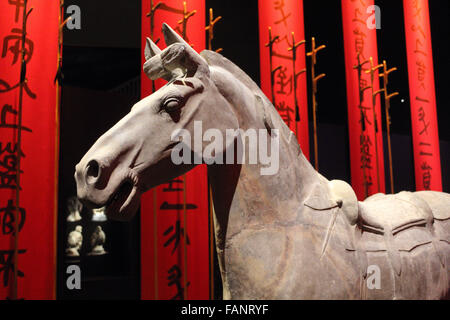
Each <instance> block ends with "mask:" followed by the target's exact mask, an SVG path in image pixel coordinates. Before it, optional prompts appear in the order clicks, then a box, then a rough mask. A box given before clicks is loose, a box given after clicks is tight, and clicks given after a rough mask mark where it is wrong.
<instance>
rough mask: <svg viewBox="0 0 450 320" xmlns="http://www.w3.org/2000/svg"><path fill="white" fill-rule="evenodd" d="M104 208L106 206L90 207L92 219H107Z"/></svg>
mask: <svg viewBox="0 0 450 320" xmlns="http://www.w3.org/2000/svg"><path fill="white" fill-rule="evenodd" d="M105 208H106V207H101V208H98V209H92V221H97V222H103V221H106V220H108V218H107V217H106V215H105Z"/></svg>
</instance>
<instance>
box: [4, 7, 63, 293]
mask: <svg viewBox="0 0 450 320" xmlns="http://www.w3.org/2000/svg"><path fill="white" fill-rule="evenodd" d="M30 8H33V10H32V12H31V14H30V15H29V16H28V19H27V23H26V36H25V38H24V40H25V41H23V38H22V31H23V29H24V28H23V27H24V24H23V15H24V9H25V3H24V1H2V2H1V3H0V51H1V56H0V70H1V74H0V299H54V298H55V277H56V228H55V226H56V210H57V205H56V203H57V198H56V197H57V185H56V181H57V176H58V175H57V162H56V159H57V156H56V153H57V144H58V142H57V130H58V125H57V124H58V119H57V118H56V117H57V113H56V108H57V106H56V98H55V95H56V86H55V84H54V78H55V75H56V69H57V68H56V67H57V51H58V8H59V2H58V1H51V0H41V1H28V3H27V10H30ZM22 51H23V52H25V54H24V65H25V64H26V73H25V72H24V71H22V78H23V77H25V78H24V81H23V82H22V85H21V84H20V83H21V80H20V79H21V76H20V74H21V64H22V63H21V61H22ZM24 70H25V68H24ZM21 91H22V94H21V93H20V92H21ZM21 97H22V98H21ZM21 111H22V112H21ZM20 114H21V115H22V116H21V117H20ZM18 171H19V172H20V174H19V179H17V172H18ZM17 190H19V191H18V192H17ZM17 196H18V198H17ZM17 199H18V208H19V209H18V210H16V208H17ZM16 217H17V218H18V219H17V220H16ZM16 232H17V233H16ZM15 235H17V237H15ZM15 257H17V260H16V259H15Z"/></svg>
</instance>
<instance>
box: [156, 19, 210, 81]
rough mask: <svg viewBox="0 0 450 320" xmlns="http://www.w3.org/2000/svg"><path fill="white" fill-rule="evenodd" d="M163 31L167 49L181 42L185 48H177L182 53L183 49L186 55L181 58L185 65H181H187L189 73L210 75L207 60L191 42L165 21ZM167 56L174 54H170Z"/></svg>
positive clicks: (178, 45) (177, 45)
mask: <svg viewBox="0 0 450 320" xmlns="http://www.w3.org/2000/svg"><path fill="white" fill-rule="evenodd" d="M162 32H163V34H164V41H165V42H166V45H167V49H169V48H171V47H172V46H173V47H175V48H176V47H180V44H181V46H182V47H183V50H180V49H176V51H178V52H177V54H180V53H181V51H183V54H182V55H183V56H184V59H181V60H183V66H179V67H185V68H186V71H187V72H188V74H189V73H191V74H190V76H193V75H196V76H198V75H200V74H204V75H209V66H208V63H207V62H206V60H205V59H204V58H203V57H202V56H201V55H199V54H198V53H197V52H196V51H195V50H194V49H193V48H192V47H191V46H190V45H189V43H187V42H186V41H184V39H183V38H182V37H181V36H180V35H179V34H178V33H176V32H175V31H174V30H173V29H172V28H171V27H170V26H169V25H168V24H167V23H163V26H162ZM167 49H166V50H167ZM166 50H164V51H166ZM166 56H172V55H171V54H169V55H166Z"/></svg>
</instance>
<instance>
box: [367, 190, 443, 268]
mask: <svg viewBox="0 0 450 320" xmlns="http://www.w3.org/2000/svg"><path fill="white" fill-rule="evenodd" d="M447 212H448V209H447ZM437 215H439V217H440V218H445V217H444V212H443V211H440V212H439V213H437ZM358 216H359V218H358V226H359V228H360V229H361V231H362V233H361V235H360V240H361V242H362V244H363V247H364V248H363V250H364V251H365V252H377V251H387V253H388V257H389V260H390V262H391V265H392V267H393V269H394V271H395V273H396V274H397V275H400V274H401V258H400V251H411V250H412V249H413V248H415V247H417V246H420V245H423V244H427V243H431V244H433V247H434V249H435V251H436V253H437V255H438V256H439V259H440V261H441V264H442V265H443V266H445V258H444V256H443V252H442V250H440V243H439V241H440V239H439V236H438V235H436V232H435V230H434V227H433V222H434V218H435V217H434V216H433V211H432V210H431V208H430V206H429V205H428V202H427V201H426V200H424V199H423V197H421V196H420V195H417V194H415V193H412V192H405V191H404V192H400V193H398V194H394V195H384V194H375V195H373V196H371V197H369V198H367V199H366V200H365V201H364V202H359V210H358ZM446 216H447V219H448V218H449V213H446ZM414 227H416V228H414ZM406 230H409V232H402V231H406ZM376 235H382V236H383V238H384V241H380V239H379V236H376Z"/></svg>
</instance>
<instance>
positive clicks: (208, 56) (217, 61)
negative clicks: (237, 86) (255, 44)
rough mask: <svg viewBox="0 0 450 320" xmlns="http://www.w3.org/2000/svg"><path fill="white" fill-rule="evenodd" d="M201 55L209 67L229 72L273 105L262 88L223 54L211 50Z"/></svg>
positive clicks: (204, 51)
mask: <svg viewBox="0 0 450 320" xmlns="http://www.w3.org/2000/svg"><path fill="white" fill-rule="evenodd" d="M200 55H201V56H202V57H203V58H204V59H205V60H206V62H207V63H208V65H210V66H217V67H221V68H223V69H225V70H227V71H228V72H230V73H231V74H232V75H233V76H234V77H236V78H237V79H238V80H240V81H241V82H242V83H243V84H244V85H245V86H246V87H247V88H249V89H250V90H251V91H252V92H253V94H255V95H257V96H260V97H261V98H262V99H263V101H264V102H265V103H267V104H269V105H272V103H271V102H270V101H269V99H267V97H266V95H265V94H264V93H263V92H262V91H261V88H260V87H259V86H258V85H257V84H256V83H255V82H254V81H253V80H252V78H250V77H249V76H248V75H247V74H246V73H245V72H244V71H243V70H242V69H241V68H239V67H238V66H237V65H236V64H234V63H233V62H232V61H230V60H228V59H227V58H225V57H224V56H222V55H221V54H219V53H217V52H214V51H210V50H203V51H202V52H201V53H200Z"/></svg>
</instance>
